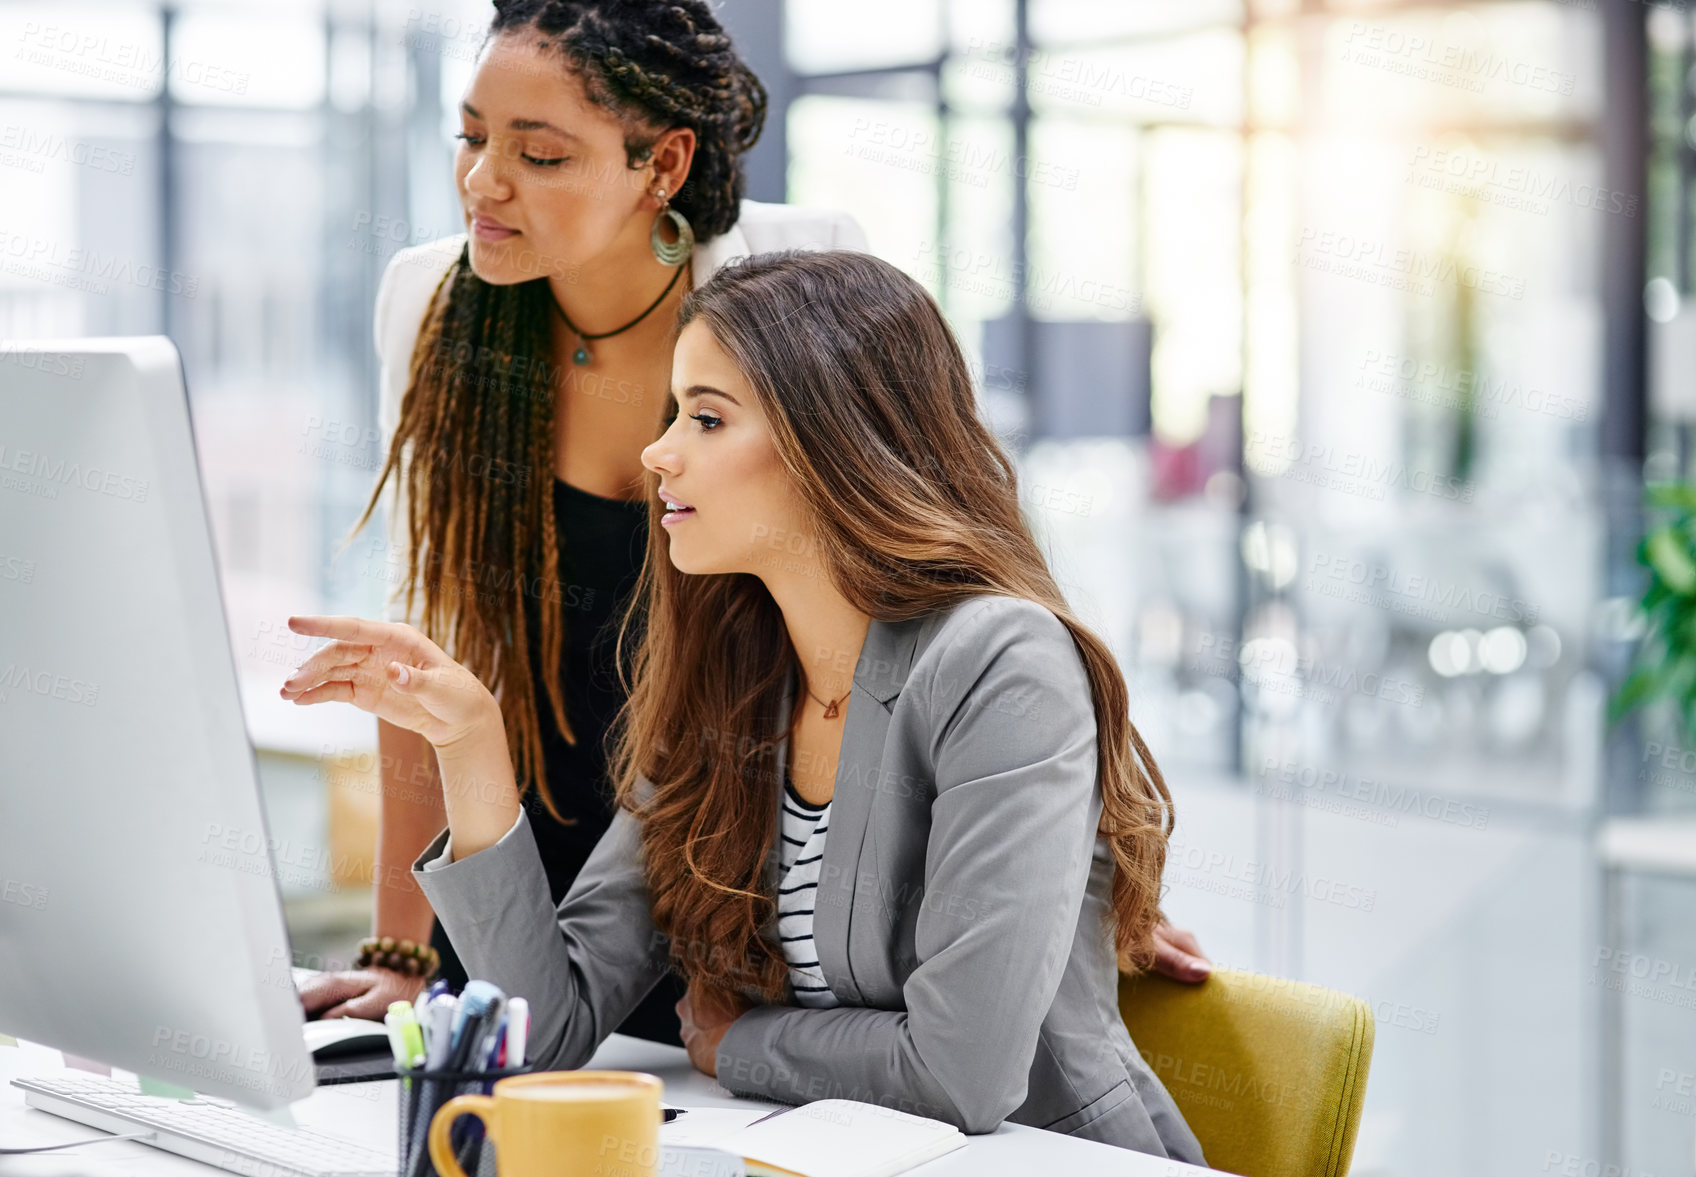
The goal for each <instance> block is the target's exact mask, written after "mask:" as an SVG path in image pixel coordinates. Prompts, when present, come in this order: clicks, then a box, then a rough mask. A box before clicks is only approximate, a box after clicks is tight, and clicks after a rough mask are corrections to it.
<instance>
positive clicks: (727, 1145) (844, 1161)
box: [660, 1099, 966, 1177]
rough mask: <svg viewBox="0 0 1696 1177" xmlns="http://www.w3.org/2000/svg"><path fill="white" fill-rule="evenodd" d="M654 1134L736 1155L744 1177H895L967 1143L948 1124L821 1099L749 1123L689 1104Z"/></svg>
mask: <svg viewBox="0 0 1696 1177" xmlns="http://www.w3.org/2000/svg"><path fill="white" fill-rule="evenodd" d="M687 1111H688V1114H687V1115H684V1116H680V1117H678V1119H676V1120H674V1121H672V1122H671V1123H670V1124H667V1125H665V1127H664V1128H662V1129H661V1131H660V1143H661V1144H663V1145H665V1146H667V1147H668V1148H677V1147H682V1146H686V1147H692V1148H709V1149H717V1150H720V1151H722V1152H727V1153H731V1154H733V1155H735V1156H739V1157H741V1158H742V1159H743V1161H744V1162H745V1164H746V1167H747V1171H748V1173H749V1174H750V1177H894V1175H895V1174H897V1173H905V1172H906V1171H907V1170H908V1169H911V1168H913V1167H914V1166H915V1165H922V1164H924V1163H925V1162H926V1161H928V1160H932V1159H933V1158H935V1157H939V1156H941V1155H943V1154H944V1153H948V1152H953V1151H954V1150H955V1149H957V1148H960V1147H962V1146H963V1145H964V1144H965V1143H966V1137H965V1135H964V1134H963V1133H961V1131H960V1130H959V1129H958V1128H956V1127H954V1125H952V1124H945V1123H943V1122H942V1121H941V1120H927V1119H925V1118H924V1117H922V1116H914V1115H910V1114H908V1113H907V1112H898V1111H895V1110H894V1109H893V1108H886V1107H879V1106H878V1105H877V1104H871V1103H858V1102H856V1101H854V1100H851V1099H821V1100H818V1101H816V1102H814V1103H809V1104H803V1105H802V1106H800V1107H793V1108H782V1109H780V1110H778V1111H775V1112H772V1113H770V1114H769V1115H760V1116H759V1117H758V1118H757V1119H755V1120H754V1121H753V1122H752V1123H749V1122H748V1121H749V1112H748V1111H745V1110H742V1109H729V1108H690V1109H687Z"/></svg>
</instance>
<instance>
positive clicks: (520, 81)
mask: <svg viewBox="0 0 1696 1177" xmlns="http://www.w3.org/2000/svg"><path fill="white" fill-rule="evenodd" d="M765 114H766V94H765V89H764V87H763V86H761V84H760V82H759V80H758V79H757V78H756V77H755V76H754V75H753V73H752V72H751V71H750V70H749V69H748V67H747V66H746V65H745V64H744V63H743V62H742V60H741V58H740V57H738V55H737V53H736V50H735V48H734V46H733V45H732V44H731V41H730V38H729V37H728V36H727V35H726V34H725V32H724V30H723V28H722V27H721V26H720V24H719V22H718V20H717V18H716V17H715V16H714V15H713V13H712V10H711V8H709V6H708V4H707V3H706V2H705V0H496V4H495V16H494V19H493V21H492V22H491V24H490V28H489V33H488V36H487V38H486V39H485V42H484V45H483V47H482V49H481V50H480V51H479V54H478V62H477V66H476V69H475V72H474V73H473V76H472V79H471V82H470V84H469V86H468V87H467V89H466V91H465V95H464V99H463V102H462V104H461V107H460V111H459V116H460V132H461V133H460V135H459V136H458V137H459V139H460V146H459V148H458V153H457V156H456V159H455V166H454V173H455V180H456V182H457V186H458V190H459V197H460V203H461V206H462V212H463V215H464V217H465V223H466V227H467V232H466V233H461V234H455V235H453V236H451V237H447V238H444V239H442V240H439V241H435V242H432V243H430V244H427V245H423V246H419V247H417V248H413V249H407V250H403V251H401V252H400V253H398V254H396V255H395V257H394V258H393V259H392V260H391V261H390V263H389V265H388V267H387V269H386V270H385V272H384V274H383V280H382V283H381V286H380V287H379V289H378V293H377V305H376V324H375V334H376V340H377V350H378V354H379V357H380V358H381V361H382V397H381V412H380V418H381V421H380V423H381V425H382V428H383V431H384V433H385V435H387V436H389V437H390V439H391V440H390V442H389V450H388V460H387V463H386V464H385V466H384V468H383V471H382V474H381V477H380V478H379V479H378V483H377V486H376V488H375V489H374V490H373V492H372V497H371V501H370V502H369V503H368V504H367V505H366V508H365V513H364V515H362V516H361V518H360V520H359V524H358V525H356V527H357V526H363V525H364V523H365V522H366V520H367V519H368V518H369V517H370V515H371V512H372V510H373V509H374V507H375V506H376V504H377V501H378V499H379V496H380V495H381V494H382V491H383V488H384V487H385V486H387V485H388V484H389V482H390V479H391V477H392V478H393V480H394V483H395V486H394V497H393V500H392V502H391V503H390V504H389V532H390V540H389V543H388V545H387V555H388V559H387V560H386V561H382V562H380V564H379V567H380V568H382V569H383V570H384V571H383V572H382V575H384V576H385V577H386V578H388V579H389V580H391V581H393V582H395V583H396V585H397V588H396V590H395V591H394V593H393V594H392V596H391V601H390V605H389V609H388V614H387V615H388V617H389V619H390V620H396V621H403V620H404V621H408V622H411V623H412V624H413V625H415V626H416V627H417V628H419V629H420V630H422V631H423V632H424V633H426V634H428V635H429V636H430V637H431V638H433V639H435V640H437V641H439V642H440V643H441V644H442V646H443V647H444V648H446V649H448V650H451V651H452V652H453V655H454V657H455V658H456V659H457V660H458V661H459V662H460V663H461V664H463V665H464V666H465V667H466V668H468V669H469V670H471V671H472V672H473V673H474V674H476V675H477V677H478V678H479V679H480V680H481V681H482V682H483V683H484V684H485V685H487V686H488V687H489V688H490V690H491V691H493V692H494V694H495V695H496V697H497V698H498V700H499V703H500V709H501V714H502V717H503V720H504V722H505V725H506V732H507V738H508V743H509V747H510V750H511V756H512V762H513V765H514V767H515V769H516V771H517V776H518V781H519V783H520V786H521V789H522V794H523V798H524V805H525V808H526V810H527V811H528V812H529V813H530V815H531V817H532V822H531V826H530V828H531V831H532V833H533V834H534V837H535V840H536V844H537V848H538V850H539V851H540V854H541V859H542V862H543V864H544V867H545V869H546V872H547V876H548V882H549V885H550V887H551V889H552V891H553V896H554V899H555V900H556V901H557V900H558V899H560V898H561V897H563V896H564V894H565V892H566V889H567V888H568V887H569V886H570V884H571V881H572V880H573V879H574V878H576V876H577V873H578V871H579V869H581V867H582V865H583V863H584V861H585V860H586V859H587V858H588V855H589V852H590V850H592V849H593V848H594V846H595V843H596V842H597V841H598V840H599V838H600V836H601V834H602V833H603V832H605V830H606V829H607V826H608V825H609V823H610V822H611V820H612V815H613V812H614V805H613V790H612V785H611V782H610V781H609V780H608V779H607V769H606V756H605V752H604V750H603V738H604V736H605V735H606V731H607V726H608V724H609V723H610V722H611V720H612V718H613V716H614V714H615V713H616V712H617V710H618V708H619V706H620V705H621V704H622V703H623V701H624V693H623V690H622V688H621V687H620V685H619V682H618V676H617V673H616V671H615V669H614V663H613V657H614V654H613V643H614V638H615V634H614V632H613V630H612V628H611V627H608V626H607V624H606V623H607V622H608V620H609V619H610V618H612V617H613V616H614V615H615V611H616V610H617V608H618V607H619V606H621V605H622V604H623V603H624V600H625V598H626V597H627V596H628V594H629V592H630V591H631V589H632V588H633V587H634V585H635V583H636V577H637V574H638V572H639V570H640V567H641V560H642V555H643V553H644V551H645V550H646V549H647V545H648V535H647V522H648V508H647V504H646V502H645V501H644V499H643V487H642V476H643V469H642V461H641V454H642V449H643V447H644V446H646V445H648V444H649V443H650V442H652V441H653V440H654V438H655V437H656V436H657V435H658V434H659V432H660V429H661V427H662V426H661V422H662V417H663V413H664V410H665V405H666V400H667V386H668V383H669V379H670V373H671V357H672V346H673V342H674V334H675V322H676V312H677V308H678V306H679V304H680V303H681V301H682V299H683V297H684V296H685V295H686V294H688V293H689V291H690V290H691V289H692V288H693V287H694V286H695V285H697V284H699V283H702V282H705V281H706V279H707V278H708V277H710V276H711V274H712V272H713V271H714V270H716V269H717V268H718V267H719V266H720V265H722V264H723V263H724V261H726V260H727V259H728V258H731V257H734V256H737V255H742V254H749V253H755V252H761V251H764V250H770V249H778V248H784V247H788V246H798V247H819V248H854V249H864V248H865V238H864V235H863V234H862V233H861V231H860V229H859V227H858V226H857V225H856V224H855V223H854V222H853V220H852V219H851V218H849V217H848V216H846V215H845V214H842V213H834V212H822V211H812V210H805V209H799V208H789V207H785V206H782V205H771V204H760V203H756V202H754V201H747V200H743V199H742V193H743V188H744V181H743V173H742V164H741V158H742V155H743V154H744V153H745V152H746V151H747V150H748V149H749V148H751V147H752V146H753V145H754V143H755V141H756V140H757V139H758V138H759V135H760V131H761V128H762V126H763V124H764V121H765ZM520 651H524V652H525V656H524V657H520V656H519V652H520ZM292 682H293V680H291V683H292ZM297 693H298V692H291V691H290V689H289V687H288V686H287V685H285V687H284V690H283V695H284V697H285V698H290V697H294V695H295V694H297ZM378 749H379V752H380V764H381V768H380V773H381V778H382V781H381V783H382V790H383V791H382V800H381V807H380V816H379V827H378V831H379V832H378V843H377V848H376V859H375V871H374V886H373V890H374V892H375V897H376V899H375V921H374V923H375V927H374V932H375V933H376V935H377V936H381V937H390V938H393V940H394V941H396V944H395V946H394V947H395V949H396V954H395V955H394V956H388V957H384V956H381V955H379V954H378V953H375V952H373V951H372V948H373V947H375V946H373V945H371V942H370V941H367V944H366V945H365V946H362V950H361V959H360V965H361V967H360V968H358V969H356V970H354V971H348V972H340V973H325V974H320V975H319V976H317V977H316V978H315V979H313V980H312V981H310V982H308V983H306V984H305V985H303V986H302V989H301V1000H302V1003H303V1005H304V1006H305V1008H306V1010H307V1011H308V1013H311V1014H318V1015H322V1016H343V1015H347V1016H355V1017H366V1018H381V1017H382V1016H383V1012H384V1011H385V1010H386V1009H387V1008H388V1004H389V1002H390V1001H394V1000H398V999H402V998H406V999H412V998H415V997H416V996H417V995H418V993H419V991H420V990H421V989H422V987H423V985H424V980H425V978H426V977H427V976H428V975H430V972H431V968H432V966H433V965H437V964H438V963H439V973H438V975H440V976H442V977H445V978H446V979H448V981H449V982H450V984H451V985H452V987H453V988H455V989H456V990H457V989H458V988H459V987H460V986H461V985H463V983H464V981H465V972H464V970H463V968H462V967H461V966H460V963H459V960H458V957H457V956H456V954H455V953H454V950H453V946H452V944H451V943H450V942H449V941H448V939H447V936H446V935H445V934H444V933H443V931H442V927H441V924H440V922H439V921H437V920H436V919H435V917H434V913H433V912H432V911H431V909H430V905H429V903H428V901H427V900H426V899H425V898H424V896H423V894H422V893H421V892H420V891H419V890H418V888H417V886H416V885H415V884H414V883H413V881H412V878H411V874H410V872H409V869H408V868H409V867H410V865H411V863H412V861H413V860H414V859H415V858H416V857H417V856H418V854H419V852H420V851H422V850H423V849H424V847H425V845H426V844H427V843H428V842H429V841H430V839H431V838H432V837H433V836H435V834H436V833H437V832H438V831H439V830H441V829H442V828H443V826H444V825H446V811H445V808H444V804H443V795H442V790H443V785H442V783H441V782H440V781H439V779H438V771H437V759H436V754H435V751H434V750H433V749H432V748H431V747H430V745H429V744H428V743H426V742H425V741H424V740H423V739H422V738H421V737H419V736H418V735H417V734H415V733H413V732H410V731H407V730H405V729H402V728H398V727H395V726H394V725H392V724H389V723H387V722H381V721H380V722H379V723H378ZM447 787H448V788H454V787H466V788H474V787H475V783H473V782H464V783H460V782H449V783H448V785H447ZM682 992H683V990H682V987H681V984H680V983H679V984H671V983H668V984H664V985H661V986H659V987H658V988H656V989H655V991H654V992H653V993H652V994H650V996H649V998H648V1000H647V1001H645V1002H644V1003H642V1005H641V1006H639V1007H638V1008H637V1009H636V1010H635V1011H634V1012H633V1013H632V1014H631V1015H630V1017H629V1018H628V1020H626V1021H625V1022H624V1023H623V1025H622V1026H621V1027H620V1028H621V1029H622V1030H623V1031H624V1032H626V1033H630V1034H636V1035H639V1036H641V1037H645V1038H651V1039H655V1040H659V1041H666V1042H680V1041H681V1039H680V1037H679V1025H678V1018H677V1014H676V1012H675V1009H674V1006H675V1005H676V1003H677V1001H678V999H679V997H680V996H681V995H682Z"/></svg>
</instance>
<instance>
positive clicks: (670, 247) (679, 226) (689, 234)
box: [648, 188, 695, 266]
mask: <svg viewBox="0 0 1696 1177" xmlns="http://www.w3.org/2000/svg"><path fill="white" fill-rule="evenodd" d="M655 196H657V197H658V198H659V201H660V211H659V212H658V213H656V214H654V223H653V226H652V227H651V228H650V229H649V230H648V246H649V248H651V249H652V250H653V251H654V257H656V258H657V259H659V261H660V263H661V264H662V265H667V266H681V265H682V264H683V263H684V262H686V261H688V260H689V255H690V253H691V252H693V250H694V248H695V230H694V228H693V227H692V226H691V225H690V224H689V218H687V217H685V216H684V215H683V214H682V213H680V212H678V211H677V210H676V209H674V208H672V207H671V202H670V201H669V200H667V199H666V197H665V189H664V188H661V189H660V190H659V191H658V192H657V193H655ZM666 220H669V221H670V222H671V227H672V228H673V229H675V230H677V240H676V241H667V240H666V239H665V238H664V237H662V236H660V222H661V221H666Z"/></svg>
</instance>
